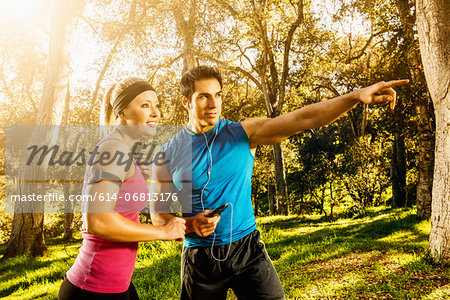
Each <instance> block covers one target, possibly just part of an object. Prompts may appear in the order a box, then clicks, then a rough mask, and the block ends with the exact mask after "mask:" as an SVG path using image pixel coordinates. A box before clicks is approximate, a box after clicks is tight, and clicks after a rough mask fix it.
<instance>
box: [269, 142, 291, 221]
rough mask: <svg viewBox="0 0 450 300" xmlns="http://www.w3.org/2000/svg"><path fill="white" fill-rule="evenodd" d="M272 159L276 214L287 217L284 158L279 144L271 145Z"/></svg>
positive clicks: (287, 201) (287, 204) (287, 205)
mask: <svg viewBox="0 0 450 300" xmlns="http://www.w3.org/2000/svg"><path fill="white" fill-rule="evenodd" d="M273 159H274V165H275V181H276V183H277V185H276V187H277V188H276V197H277V203H279V204H280V205H279V207H278V211H277V212H278V213H281V214H283V215H289V200H288V197H287V183H286V172H285V169H284V158H283V150H282V149H281V144H280V143H278V144H274V145H273Z"/></svg>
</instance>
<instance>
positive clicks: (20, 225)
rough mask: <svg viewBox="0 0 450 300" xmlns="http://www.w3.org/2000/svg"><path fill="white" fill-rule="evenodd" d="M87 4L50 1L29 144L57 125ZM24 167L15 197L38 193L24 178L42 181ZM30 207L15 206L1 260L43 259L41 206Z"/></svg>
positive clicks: (39, 141) (39, 175) (34, 184)
mask: <svg viewBox="0 0 450 300" xmlns="http://www.w3.org/2000/svg"><path fill="white" fill-rule="evenodd" d="M86 2H87V1H76V0H72V1H65V2H63V1H57V0H54V1H51V2H50V4H51V6H50V19H51V22H50V26H51V29H50V39H49V43H50V45H49V60H48V65H47V74H46V77H45V84H44V90H43V93H42V99H41V102H40V104H39V113H38V115H37V118H36V122H35V124H36V126H35V127H34V131H33V135H32V138H31V140H30V143H32V144H36V145H39V144H42V143H45V142H49V141H51V136H50V132H49V130H46V129H44V128H45V125H58V124H61V119H62V116H63V112H64V104H65V99H66V94H67V91H68V89H67V86H68V81H69V70H70V56H69V49H68V36H69V35H70V32H71V31H70V29H71V27H72V24H73V21H74V20H75V18H76V16H78V14H79V13H80V12H81V11H82V9H83V7H84V5H85V4H86ZM25 170H30V168H26V167H25V163H24V162H22V164H21V166H20V169H19V175H18V177H19V179H18V193H19V194H22V195H28V194H31V193H33V192H36V191H41V190H42V187H41V186H40V185H39V183H38V182H37V181H36V180H35V181H34V182H31V183H28V184H26V183H25V180H24V179H25V178H42V174H45V168H44V169H39V168H34V170H33V172H35V174H24V173H25V172H24V171H25ZM30 205H31V204H30V203H25V204H21V203H17V205H16V207H15V214H14V218H13V224H12V229H11V236H10V239H9V242H8V245H7V247H6V251H5V255H4V258H7V257H12V256H16V255H21V254H26V253H29V254H32V255H35V256H37V255H45V254H46V246H45V241H44V233H43V226H44V206H43V203H42V202H41V203H39V204H37V205H36V204H34V205H33V207H32V211H33V212H30Z"/></svg>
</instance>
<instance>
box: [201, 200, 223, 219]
mask: <svg viewBox="0 0 450 300" xmlns="http://www.w3.org/2000/svg"><path fill="white" fill-rule="evenodd" d="M227 207H228V203H225V204H224V205H221V206H219V207H218V208H216V209H215V210H213V211H212V212H211V213H210V214H208V215H206V217H207V218H211V217H213V216H214V215H215V214H218V215H220V214H221V213H222V212H223V210H224V209H225V208H227Z"/></svg>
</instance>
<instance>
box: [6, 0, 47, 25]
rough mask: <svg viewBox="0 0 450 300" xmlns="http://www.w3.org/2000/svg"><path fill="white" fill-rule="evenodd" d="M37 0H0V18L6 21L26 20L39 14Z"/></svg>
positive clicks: (38, 2) (39, 3)
mask: <svg viewBox="0 0 450 300" xmlns="http://www.w3.org/2000/svg"><path fill="white" fill-rule="evenodd" d="M40 5H41V1H39V0H0V18H1V20H2V21H8V22H18V21H21V22H27V21H29V19H33V18H35V17H37V16H38V15H39V8H40Z"/></svg>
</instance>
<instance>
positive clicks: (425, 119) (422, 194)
mask: <svg viewBox="0 0 450 300" xmlns="http://www.w3.org/2000/svg"><path fill="white" fill-rule="evenodd" d="M396 5H397V10H398V14H399V17H400V21H401V27H402V35H403V37H404V43H405V46H406V49H405V52H404V55H406V59H407V63H408V69H409V73H410V76H411V79H412V84H413V85H414V87H412V88H413V89H415V90H416V91H415V93H414V94H413V97H412V101H413V104H414V106H415V107H416V113H417V115H418V118H417V131H418V132H419V134H418V140H419V158H418V169H419V182H418V184H417V215H418V216H419V217H421V218H423V219H429V218H430V216H431V196H432V187H433V164H434V130H433V122H432V120H433V118H434V116H433V113H432V110H431V109H430V105H429V104H430V103H429V102H430V99H429V96H428V95H427V93H426V91H424V87H426V83H425V75H424V73H423V67H422V65H421V61H420V54H419V49H418V45H417V44H418V41H417V39H416V38H414V23H415V19H416V12H415V10H412V8H413V7H414V2H413V1H411V0H397V1H396Z"/></svg>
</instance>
